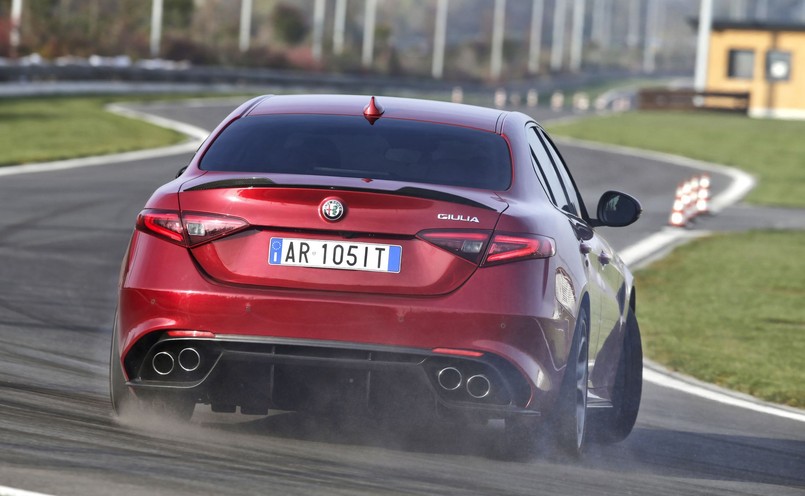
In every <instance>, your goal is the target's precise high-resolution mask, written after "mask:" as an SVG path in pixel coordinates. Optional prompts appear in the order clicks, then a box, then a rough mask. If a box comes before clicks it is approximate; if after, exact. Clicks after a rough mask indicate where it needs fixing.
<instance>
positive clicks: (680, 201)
mask: <svg viewBox="0 0 805 496" xmlns="http://www.w3.org/2000/svg"><path fill="white" fill-rule="evenodd" d="M684 197H685V184H684V183H679V186H677V188H676V197H675V198H674V206H673V208H672V209H671V218H670V219H668V224H669V225H671V226H673V227H685V224H686V223H687V219H686V218H685V201H684Z"/></svg>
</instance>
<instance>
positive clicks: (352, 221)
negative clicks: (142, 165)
mask: <svg viewBox="0 0 805 496" xmlns="http://www.w3.org/2000/svg"><path fill="white" fill-rule="evenodd" d="M275 181H278V176H277V175H272V178H268V177H267V176H254V177H243V176H242V175H241V176H238V175H234V174H228V173H207V174H205V175H203V176H201V177H198V178H195V179H192V180H190V181H189V182H187V183H185V184H184V185H183V186H182V188H181V191H180V193H179V203H180V206H181V210H182V212H183V213H187V214H190V213H210V214H219V215H227V216H233V217H237V218H240V219H243V220H245V221H246V222H248V224H249V225H250V228H249V229H246V230H244V231H241V232H238V233H236V234H233V235H231V236H226V237H223V238H220V239H217V240H214V241H212V242H209V243H205V244H201V245H199V246H196V247H193V248H191V250H190V251H191V254H192V256H193V257H194V258H195V260H196V261H197V263H198V265H199V266H200V268H201V269H202V270H203V271H204V272H206V273H207V274H208V275H209V276H210V277H212V278H213V279H215V280H217V281H219V282H222V283H227V284H235V285H247V286H255V287H265V288H289V289H302V290H324V291H346V292H356V293H374V294H389V295H398V294H399V295H423V296H424V295H438V294H445V293H448V292H450V291H453V290H455V289H456V288H458V287H459V286H460V285H461V284H463V283H464V282H465V281H466V280H467V279H468V278H469V277H470V276H471V275H472V273H473V272H474V271H475V269H477V267H478V263H477V262H472V261H469V260H467V259H466V258H464V257H462V256H459V255H457V254H456V253H454V252H451V251H449V250H446V249H443V248H440V247H438V246H436V245H435V244H433V243H431V242H428V241H425V240H423V239H421V238H419V237H417V234H419V233H422V232H423V231H429V230H435V231H436V232H438V233H441V232H447V233H450V232H453V231H456V232H463V231H472V232H473V233H476V232H479V233H483V232H488V233H491V232H492V230H493V229H494V227H495V225H496V223H497V221H498V218H499V217H500V214H501V213H502V212H503V211H504V210H505V209H506V207H507V204H506V202H505V201H504V200H503V199H501V198H500V197H499V196H498V195H497V194H495V193H493V192H485V191H481V190H474V189H471V188H460V187H445V186H434V185H422V184H415V183H410V184H406V183H399V182H395V181H381V180H369V179H355V178H329V177H328V179H327V182H328V186H326V187H323V186H320V185H317V184H316V182H318V183H319V184H320V183H321V178H318V179H317V178H315V177H311V176H302V175H300V176H290V175H286V176H283V177H282V181H281V183H277V182H275ZM331 200H335V201H337V202H339V203H340V205H341V206H342V209H341V210H342V212H341V217H340V218H339V219H337V220H335V221H333V220H328V219H327V218H326V214H325V212H324V211H323V206H324V205H325V203H327V202H328V201H331ZM326 210H328V213H331V214H337V213H338V210H339V208H338V206H337V205H335V204H334V203H333V202H330V203H328V208H327V209H326ZM484 247H485V244H484Z"/></svg>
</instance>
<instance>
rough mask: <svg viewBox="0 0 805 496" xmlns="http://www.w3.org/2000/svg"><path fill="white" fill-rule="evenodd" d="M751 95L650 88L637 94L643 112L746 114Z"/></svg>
mask: <svg viewBox="0 0 805 496" xmlns="http://www.w3.org/2000/svg"><path fill="white" fill-rule="evenodd" d="M749 97H750V96H749V93H748V92H732V91H695V90H669V89H665V88H662V89H656V88H648V89H642V90H640V91H639V92H638V94H637V106H638V108H639V109H641V110H718V111H724V112H736V113H743V114H746V113H748V111H749Z"/></svg>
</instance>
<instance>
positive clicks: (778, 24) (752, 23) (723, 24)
mask: <svg viewBox="0 0 805 496" xmlns="http://www.w3.org/2000/svg"><path fill="white" fill-rule="evenodd" d="M690 25H691V26H692V27H694V28H697V27H698V26H699V19H698V18H693V19H690ZM712 30H713V31H727V30H734V31H794V32H796V31H805V24H803V23H801V22H790V21H789V22H786V21H756V20H747V21H735V20H731V19H713V25H712Z"/></svg>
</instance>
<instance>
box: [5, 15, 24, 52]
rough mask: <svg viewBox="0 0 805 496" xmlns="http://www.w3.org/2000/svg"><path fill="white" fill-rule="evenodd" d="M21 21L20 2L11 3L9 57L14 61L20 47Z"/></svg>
mask: <svg viewBox="0 0 805 496" xmlns="http://www.w3.org/2000/svg"><path fill="white" fill-rule="evenodd" d="M21 20H22V0H12V2H11V26H10V27H11V29H10V30H9V33H8V45H9V48H10V50H9V55H10V56H11V58H12V59H16V58H17V55H19V54H18V53H17V51H18V50H19V47H20V21H21Z"/></svg>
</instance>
